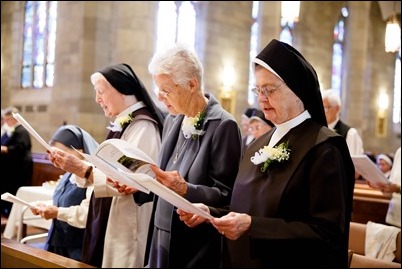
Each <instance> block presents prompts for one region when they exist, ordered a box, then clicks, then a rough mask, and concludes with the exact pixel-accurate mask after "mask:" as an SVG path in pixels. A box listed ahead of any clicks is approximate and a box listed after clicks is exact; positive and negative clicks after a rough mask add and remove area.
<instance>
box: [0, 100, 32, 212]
mask: <svg viewBox="0 0 402 269" xmlns="http://www.w3.org/2000/svg"><path fill="white" fill-rule="evenodd" d="M18 112H19V110H18V109H17V108H16V107H9V108H6V109H5V110H4V121H5V124H6V125H7V129H6V130H7V131H6V132H5V133H4V134H3V136H2V138H1V164H2V166H3V178H4V181H3V182H2V183H1V189H2V193H4V192H9V193H11V194H14V195H15V194H16V193H17V190H18V188H19V187H21V186H26V185H30V183H31V177H32V172H33V161H32V155H31V148H32V144H31V137H30V135H29V132H28V131H27V130H26V129H25V128H24V126H22V125H21V124H20V123H19V122H18V121H17V120H16V119H15V118H14V117H13V113H18ZM11 206H12V204H11V203H8V202H4V201H2V202H1V210H2V212H1V213H2V215H4V216H7V217H8V215H9V214H10V210H11Z"/></svg>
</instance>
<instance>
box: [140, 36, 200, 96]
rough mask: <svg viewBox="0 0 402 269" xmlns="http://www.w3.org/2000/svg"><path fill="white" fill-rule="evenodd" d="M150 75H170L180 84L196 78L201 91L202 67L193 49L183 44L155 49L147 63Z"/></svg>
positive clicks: (185, 84)
mask: <svg viewBox="0 0 402 269" xmlns="http://www.w3.org/2000/svg"><path fill="white" fill-rule="evenodd" d="M148 71H149V73H150V74H151V75H153V76H154V75H159V74H166V75H170V76H171V77H172V79H173V81H174V82H175V83H177V84H179V85H180V86H187V84H188V82H189V81H190V80H191V79H192V78H194V77H195V78H196V79H197V80H198V83H199V85H200V90H201V91H203V88H204V87H203V75H204V69H203V67H202V64H201V61H200V59H199V58H198V56H197V54H196V53H195V51H194V50H193V49H191V48H190V47H188V46H186V45H184V44H177V43H176V44H175V45H174V46H172V47H170V48H168V49H166V50H160V51H157V52H156V53H155V54H154V56H153V57H152V59H151V60H150V62H149V65H148Z"/></svg>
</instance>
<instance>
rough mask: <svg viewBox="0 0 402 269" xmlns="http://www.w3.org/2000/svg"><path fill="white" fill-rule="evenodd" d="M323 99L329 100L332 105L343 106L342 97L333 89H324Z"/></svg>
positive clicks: (322, 92)
mask: <svg viewBox="0 0 402 269" xmlns="http://www.w3.org/2000/svg"><path fill="white" fill-rule="evenodd" d="M321 96H322V100H327V101H328V103H329V104H330V105H331V106H339V107H341V105H342V102H341V97H340V96H339V95H338V94H337V93H336V92H335V91H334V90H333V89H328V90H322V91H321Z"/></svg>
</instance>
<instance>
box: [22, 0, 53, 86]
mask: <svg viewBox="0 0 402 269" xmlns="http://www.w3.org/2000/svg"><path fill="white" fill-rule="evenodd" d="M56 18H57V1H27V2H26V3H25V20H24V45H23V56H22V72H21V74H22V75H21V86H22V88H36V89H40V88H44V87H53V82H54V62H55V48H56Z"/></svg>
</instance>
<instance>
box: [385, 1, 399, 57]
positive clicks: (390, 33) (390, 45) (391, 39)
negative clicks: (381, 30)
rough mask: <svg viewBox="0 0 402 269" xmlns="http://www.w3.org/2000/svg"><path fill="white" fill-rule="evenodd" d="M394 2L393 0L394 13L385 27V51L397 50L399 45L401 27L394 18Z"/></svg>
mask: <svg viewBox="0 0 402 269" xmlns="http://www.w3.org/2000/svg"><path fill="white" fill-rule="evenodd" d="M395 3H396V2H395V1H394V13H393V15H392V17H391V20H389V21H388V22H387V27H386V28H385V52H397V51H399V49H400V47H401V27H400V26H399V22H398V19H397V18H396V14H395Z"/></svg>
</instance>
